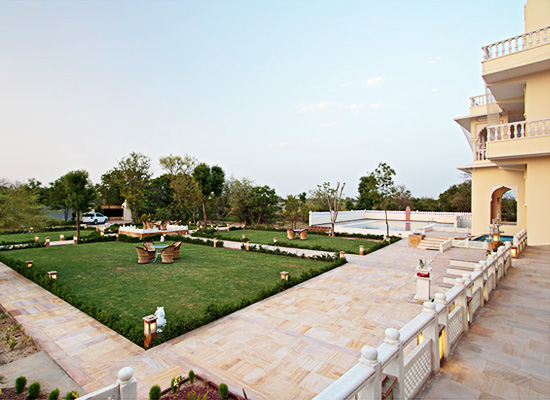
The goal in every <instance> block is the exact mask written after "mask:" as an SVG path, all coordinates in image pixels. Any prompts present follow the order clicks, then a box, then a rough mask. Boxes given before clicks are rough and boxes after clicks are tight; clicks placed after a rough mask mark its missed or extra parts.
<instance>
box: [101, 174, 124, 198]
mask: <svg viewBox="0 0 550 400" xmlns="http://www.w3.org/2000/svg"><path fill="white" fill-rule="evenodd" d="M123 186H124V177H123V175H122V172H121V171H120V170H118V169H116V168H113V169H111V170H109V171H107V172H105V173H104V174H103V175H101V183H100V184H99V185H98V186H97V192H98V194H99V197H100V198H101V200H102V202H103V204H109V205H120V204H122V203H124V197H123V196H122V190H123Z"/></svg>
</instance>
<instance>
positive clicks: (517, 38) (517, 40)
mask: <svg viewBox="0 0 550 400" xmlns="http://www.w3.org/2000/svg"><path fill="white" fill-rule="evenodd" d="M518 47H519V37H516V48H515V49H516V50H515V51H518Z"/></svg>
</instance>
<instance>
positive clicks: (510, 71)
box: [455, 0, 550, 245]
mask: <svg viewBox="0 0 550 400" xmlns="http://www.w3.org/2000/svg"><path fill="white" fill-rule="evenodd" d="M483 58H484V59H483V62H482V78H483V80H484V81H485V84H486V93H484V94H482V95H479V96H474V97H471V98H470V113H469V115H467V116H464V117H459V118H455V121H456V122H458V123H459V124H460V126H461V127H462V128H463V130H464V131H465V133H466V136H467V139H468V141H469V144H470V147H471V149H472V152H473V163H472V164H469V165H465V166H461V167H459V169H460V170H462V171H466V172H468V173H471V175H472V233H474V234H481V233H489V227H490V225H491V222H492V221H493V220H494V219H497V218H498V219H499V220H500V221H501V222H502V226H501V231H502V232H503V234H504V235H513V234H515V233H517V232H519V231H521V230H522V229H527V232H528V242H529V244H530V245H543V244H546V245H547V244H550V1H549V0H527V4H526V5H525V33H523V34H520V35H518V36H514V37H511V38H508V39H504V40H502V41H499V42H497V43H493V44H490V45H488V46H485V47H483Z"/></svg>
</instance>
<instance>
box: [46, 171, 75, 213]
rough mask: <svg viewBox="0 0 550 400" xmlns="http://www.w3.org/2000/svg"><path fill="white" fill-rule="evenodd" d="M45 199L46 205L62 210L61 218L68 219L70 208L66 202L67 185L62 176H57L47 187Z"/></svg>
mask: <svg viewBox="0 0 550 400" xmlns="http://www.w3.org/2000/svg"><path fill="white" fill-rule="evenodd" d="M47 193H48V196H47V201H46V205H47V206H49V207H50V208H52V209H54V210H63V218H64V220H65V221H68V220H69V212H70V210H71V209H70V208H69V205H68V203H67V198H68V195H69V194H68V193H67V186H66V185H65V182H64V181H63V179H62V178H58V179H56V180H55V181H53V182H52V183H50V187H49V188H48V189H47Z"/></svg>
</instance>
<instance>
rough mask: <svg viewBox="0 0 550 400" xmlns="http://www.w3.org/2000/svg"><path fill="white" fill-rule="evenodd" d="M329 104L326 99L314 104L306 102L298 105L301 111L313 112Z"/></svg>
mask: <svg viewBox="0 0 550 400" xmlns="http://www.w3.org/2000/svg"><path fill="white" fill-rule="evenodd" d="M329 106H330V102H328V101H322V102H320V103H315V104H306V105H305V106H301V107H300V112H301V113H308V112H314V111H319V110H324V109H325V108H327V107H329Z"/></svg>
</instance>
